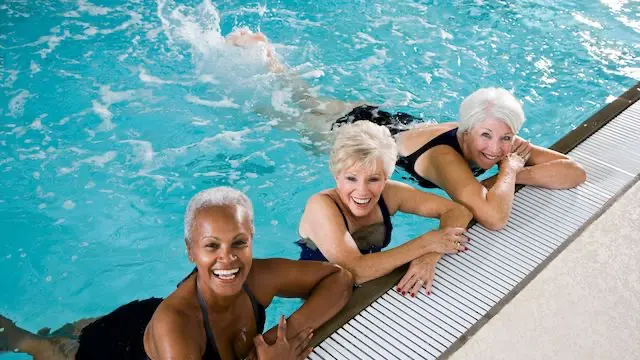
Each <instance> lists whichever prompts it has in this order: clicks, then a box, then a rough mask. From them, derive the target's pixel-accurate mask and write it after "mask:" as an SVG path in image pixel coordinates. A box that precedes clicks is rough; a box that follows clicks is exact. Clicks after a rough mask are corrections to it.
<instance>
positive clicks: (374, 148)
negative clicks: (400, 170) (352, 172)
mask: <svg viewBox="0 0 640 360" xmlns="http://www.w3.org/2000/svg"><path fill="white" fill-rule="evenodd" d="M397 158H398V147H397V145H396V142H395V140H394V139H393V137H391V133H390V132H389V129H387V128H386V127H384V126H380V125H376V124H374V123H372V122H370V121H358V122H355V123H352V124H346V125H343V126H341V127H340V128H339V129H338V131H337V135H336V138H335V140H334V142H333V147H332V148H331V156H330V159H329V167H330V168H331V172H332V173H333V175H334V176H337V175H338V174H339V173H340V172H341V171H342V170H344V169H347V168H349V167H351V166H353V165H356V164H358V165H364V166H367V167H370V168H375V165H376V161H377V160H378V159H382V162H383V164H384V172H385V174H386V175H387V177H390V176H391V174H392V173H393V169H394V167H395V165H396V160H397Z"/></svg>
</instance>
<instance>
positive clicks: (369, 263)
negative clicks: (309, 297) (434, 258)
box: [301, 194, 451, 284]
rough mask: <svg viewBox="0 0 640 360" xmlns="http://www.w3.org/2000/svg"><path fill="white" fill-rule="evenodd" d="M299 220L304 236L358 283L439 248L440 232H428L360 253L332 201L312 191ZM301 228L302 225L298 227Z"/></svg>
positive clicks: (442, 242)
mask: <svg viewBox="0 0 640 360" xmlns="http://www.w3.org/2000/svg"><path fill="white" fill-rule="evenodd" d="M301 223H303V224H304V231H301V233H304V235H305V237H308V238H309V239H311V241H313V243H314V244H315V245H316V246H317V247H318V248H319V249H320V251H321V252H322V254H323V255H324V256H325V257H326V258H327V260H329V261H330V262H332V263H335V264H338V265H341V266H343V267H345V268H346V269H348V270H349V271H351V273H352V274H353V276H354V277H355V282H356V283H358V284H361V283H364V282H367V281H370V280H373V279H377V278H379V277H381V276H384V275H386V274H388V273H390V272H391V271H393V270H394V269H396V268H397V267H399V266H401V265H404V264H406V263H408V262H409V261H411V260H413V259H415V258H417V257H419V256H421V255H424V254H426V253H429V252H434V251H439V252H442V251H451V249H449V248H447V249H444V250H443V244H448V243H447V241H445V240H443V239H444V236H445V233H444V231H429V232H427V233H425V234H422V235H420V236H418V237H416V238H415V239H413V240H410V241H407V242H406V243H404V244H402V245H399V246H397V247H395V248H393V249H390V250H385V251H382V252H377V253H372V254H365V255H363V254H362V253H360V250H359V249H358V246H357V245H356V243H355V241H354V240H353V238H352V237H351V234H349V232H348V231H347V229H346V227H345V225H344V221H343V219H342V216H341V215H340V212H339V211H338V208H337V207H336V204H335V203H334V202H333V201H332V200H331V199H330V198H329V197H328V196H327V195H325V194H316V195H314V196H312V197H311V198H310V199H309V201H308V202H307V206H306V207H305V210H304V214H303V215H302V220H301ZM301 228H302V226H301Z"/></svg>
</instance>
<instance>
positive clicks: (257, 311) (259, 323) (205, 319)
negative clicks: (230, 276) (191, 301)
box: [196, 276, 266, 360]
mask: <svg viewBox="0 0 640 360" xmlns="http://www.w3.org/2000/svg"><path fill="white" fill-rule="evenodd" d="M242 288H243V289H244V291H245V292H246V293H247V295H249V299H250V300H251V306H252V307H253V315H254V317H255V319H256V332H257V333H258V334H262V332H263V331H264V323H265V319H266V316H265V309H264V306H263V305H262V304H260V302H258V300H257V299H256V297H255V295H253V292H252V291H251V289H249V286H248V285H247V284H246V283H245V284H243V285H242ZM196 293H197V295H198V303H200V311H201V312H202V324H203V326H204V331H205V334H206V335H207V347H206V348H205V350H204V354H203V355H202V359H203V360H220V354H219V353H218V347H217V346H216V339H215V337H214V336H213V331H212V330H211V324H210V323H209V312H208V311H207V302H206V301H205V300H204V298H203V297H202V294H200V289H199V288H198V280H197V276H196Z"/></svg>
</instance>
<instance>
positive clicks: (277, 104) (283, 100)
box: [271, 89, 300, 117]
mask: <svg viewBox="0 0 640 360" xmlns="http://www.w3.org/2000/svg"><path fill="white" fill-rule="evenodd" d="M292 96H293V90H292V89H283V90H274V91H273V92H272V93H271V106H272V107H273V109H274V110H276V111H279V112H281V113H283V114H287V115H289V116H294V117H297V116H300V110H298V109H297V108H294V107H291V106H289V105H288V104H291V103H292V101H291V99H292Z"/></svg>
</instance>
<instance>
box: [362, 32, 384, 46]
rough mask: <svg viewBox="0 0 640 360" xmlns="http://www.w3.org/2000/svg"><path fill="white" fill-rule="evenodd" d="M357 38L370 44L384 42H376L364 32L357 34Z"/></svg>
mask: <svg viewBox="0 0 640 360" xmlns="http://www.w3.org/2000/svg"><path fill="white" fill-rule="evenodd" d="M356 36H358V37H359V38H360V39H362V40H364V41H365V42H367V43H369V44H383V42H382V41H380V40H376V39H374V38H373V37H372V36H371V35H369V34H365V33H363V32H358V33H356Z"/></svg>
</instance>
